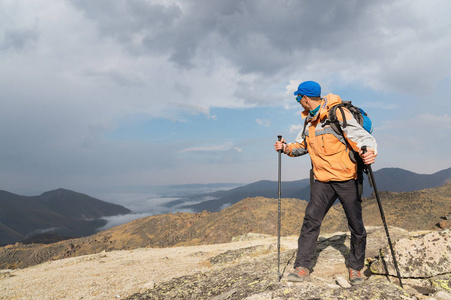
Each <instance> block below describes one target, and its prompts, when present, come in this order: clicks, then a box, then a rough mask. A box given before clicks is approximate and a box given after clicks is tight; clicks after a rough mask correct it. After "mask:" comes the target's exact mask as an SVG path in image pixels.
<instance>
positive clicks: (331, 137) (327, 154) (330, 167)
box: [286, 94, 377, 182]
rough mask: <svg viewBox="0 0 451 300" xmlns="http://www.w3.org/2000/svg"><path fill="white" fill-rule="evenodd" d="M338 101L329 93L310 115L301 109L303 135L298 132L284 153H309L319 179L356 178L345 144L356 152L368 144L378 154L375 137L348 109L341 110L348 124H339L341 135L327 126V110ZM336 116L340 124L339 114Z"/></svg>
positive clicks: (355, 168) (297, 154)
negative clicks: (303, 126)
mask: <svg viewBox="0 0 451 300" xmlns="http://www.w3.org/2000/svg"><path fill="white" fill-rule="evenodd" d="M340 102H341V98H340V97H339V96H337V95H333V94H329V95H327V96H326V97H324V98H323V99H322V101H321V106H320V109H319V111H318V112H317V113H316V115H315V116H314V117H313V118H312V117H310V116H309V112H308V111H303V112H302V118H303V119H305V118H307V122H308V123H307V126H306V129H305V138H304V137H303V136H302V131H301V132H300V133H299V135H298V136H297V138H296V140H295V142H294V143H290V144H288V147H287V152H286V154H288V155H289V156H292V157H296V156H300V155H304V154H306V153H309V154H310V158H311V160H312V165H313V173H314V176H315V179H316V180H319V181H322V182H329V181H344V180H349V179H357V164H356V163H354V162H352V161H351V159H350V157H349V151H350V149H348V147H352V148H353V150H354V151H356V152H357V153H359V151H360V149H361V147H363V146H367V147H368V149H370V150H372V151H374V152H375V154H377V144H376V140H375V139H374V137H373V136H372V135H371V134H369V133H368V132H367V131H366V130H365V129H363V128H362V126H360V125H359V124H358V123H357V121H356V120H355V119H354V118H353V116H352V114H351V113H350V112H349V111H348V110H347V109H344V111H345V115H346V121H347V126H346V127H345V128H343V127H342V129H343V133H344V137H343V136H342V135H340V134H338V133H336V132H335V131H334V130H333V128H332V127H330V125H329V124H328V116H329V109H330V108H331V107H332V106H334V105H336V104H339V103H340ZM337 118H338V120H339V121H340V125H342V119H343V118H342V116H341V114H340V113H339V114H337ZM344 138H345V139H346V140H347V143H346V141H345V140H344ZM348 145H349V146H348Z"/></svg>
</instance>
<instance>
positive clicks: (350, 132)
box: [275, 81, 377, 284]
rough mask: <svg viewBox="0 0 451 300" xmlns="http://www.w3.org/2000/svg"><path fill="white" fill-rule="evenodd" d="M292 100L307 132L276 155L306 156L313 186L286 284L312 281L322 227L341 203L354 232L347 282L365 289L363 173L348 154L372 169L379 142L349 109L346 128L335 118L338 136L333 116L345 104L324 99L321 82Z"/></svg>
mask: <svg viewBox="0 0 451 300" xmlns="http://www.w3.org/2000/svg"><path fill="white" fill-rule="evenodd" d="M294 95H295V96H297V97H296V100H297V101H298V102H299V103H300V104H301V105H302V107H303V108H304V111H303V112H302V118H303V119H305V124H304V129H303V130H302V131H301V132H300V133H299V135H298V136H297V138H296V140H295V142H294V143H289V144H286V142H285V140H284V139H282V140H281V141H277V142H276V143H275V150H276V151H279V150H282V151H283V153H285V154H287V155H288V156H291V157H297V156H301V155H304V154H307V153H308V154H309V155H310V158H311V160H312V170H313V176H314V179H315V180H314V181H313V180H311V182H312V185H311V187H310V190H311V192H310V202H309V203H308V205H307V208H306V209H305V217H304V222H303V225H302V228H301V234H300V236H299V240H298V251H297V256H296V260H295V262H294V271H293V272H292V273H290V274H289V275H288V280H289V281H297V282H299V281H304V280H305V281H309V280H310V270H311V269H312V267H313V259H314V256H315V252H316V243H317V239H318V236H319V233H320V227H321V222H322V221H323V218H324V216H325V215H326V213H327V212H328V211H329V209H330V208H331V206H332V204H333V203H334V202H335V200H336V199H337V198H338V199H339V200H340V202H341V204H342V205H343V209H344V211H345V214H346V217H347V220H348V227H349V230H350V231H351V249H350V253H349V257H348V268H349V279H350V281H351V283H352V284H359V283H362V282H363V278H362V275H361V270H362V269H363V267H364V260H365V248H366V231H365V227H364V225H363V220H362V205H361V204H362V203H361V201H362V200H361V192H359V181H360V180H359V171H358V169H360V168H358V166H357V165H358V164H357V162H356V161H357V160H356V159H355V158H353V159H351V157H350V154H351V153H353V151H355V152H356V153H358V154H357V156H358V155H360V157H361V159H362V160H363V163H365V164H372V163H374V161H375V158H376V155H377V144H376V140H375V139H374V137H373V136H372V135H371V134H370V133H368V132H367V131H366V130H365V129H364V128H363V127H362V126H361V125H360V124H359V123H358V122H357V121H356V120H355V118H354V117H353V116H352V114H351V113H350V112H349V110H347V109H346V108H343V111H344V115H345V120H346V121H345V122H346V125H345V126H343V116H342V115H341V113H340V112H338V110H337V112H336V116H337V119H338V122H339V124H340V128H341V132H342V134H340V133H337V132H336V130H334V129H333V128H332V127H331V122H330V120H329V111H330V109H331V108H332V107H333V106H335V105H337V104H340V103H341V98H340V97H339V96H337V95H334V94H328V95H327V96H325V97H321V86H320V85H319V84H318V83H317V82H314V81H305V82H303V83H301V84H300V85H299V87H298V90H297V91H296V92H295V93H294ZM364 146H366V147H367V152H365V153H363V151H362V147H364ZM352 150H353V151H352Z"/></svg>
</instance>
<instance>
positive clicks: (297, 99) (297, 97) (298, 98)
mask: <svg viewBox="0 0 451 300" xmlns="http://www.w3.org/2000/svg"><path fill="white" fill-rule="evenodd" d="M303 97H304V95H297V96H296V101H297V102H301V100H302V98H303Z"/></svg>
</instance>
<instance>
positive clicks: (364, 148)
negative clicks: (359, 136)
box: [361, 146, 366, 154]
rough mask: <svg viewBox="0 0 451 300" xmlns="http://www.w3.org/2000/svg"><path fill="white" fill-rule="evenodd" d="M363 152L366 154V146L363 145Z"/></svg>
mask: <svg viewBox="0 0 451 300" xmlns="http://www.w3.org/2000/svg"><path fill="white" fill-rule="evenodd" d="M361 149H362V152H363V153H364V154H365V153H366V146H362V148H361Z"/></svg>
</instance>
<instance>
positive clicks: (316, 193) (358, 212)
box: [294, 180, 366, 270]
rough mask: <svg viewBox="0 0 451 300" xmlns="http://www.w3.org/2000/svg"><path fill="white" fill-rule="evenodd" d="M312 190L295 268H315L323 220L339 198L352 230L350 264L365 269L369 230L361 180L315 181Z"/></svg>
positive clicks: (352, 266) (354, 267) (357, 268)
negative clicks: (365, 215)
mask: <svg viewBox="0 0 451 300" xmlns="http://www.w3.org/2000/svg"><path fill="white" fill-rule="evenodd" d="M310 193H311V194H310V202H309V204H308V205H307V208H306V209H305V217H304V223H303V225H302V228H301V235H300V236H299V240H298V252H297V256H296V260H295V262H294V268H297V267H304V268H308V269H310V270H311V269H312V267H313V261H314V257H315V252H316V242H317V239H318V236H319V233H320V228H321V222H322V221H323V219H324V216H325V215H326V213H327V212H328V211H329V209H330V208H331V207H332V204H333V203H334V202H335V200H336V199H337V198H338V199H339V200H340V202H341V204H342V206H343V209H344V211H345V214H346V217H347V219H348V228H349V230H350V231H351V249H350V253H349V257H348V260H347V262H348V266H349V267H350V268H352V269H354V270H361V269H363V266H364V261H365V248H366V231H365V227H364V225H363V220H362V200H361V197H360V196H359V195H358V192H357V182H356V181H355V180H348V181H332V182H320V181H315V182H314V183H313V186H312V187H311V192H310Z"/></svg>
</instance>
